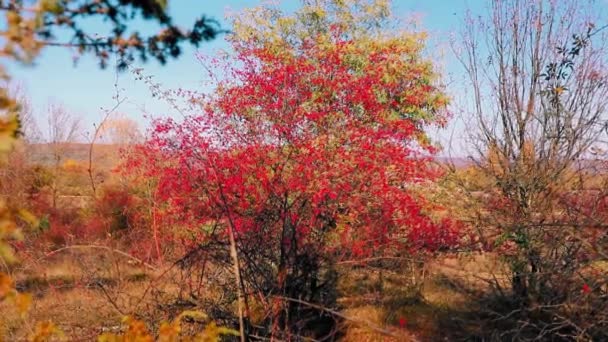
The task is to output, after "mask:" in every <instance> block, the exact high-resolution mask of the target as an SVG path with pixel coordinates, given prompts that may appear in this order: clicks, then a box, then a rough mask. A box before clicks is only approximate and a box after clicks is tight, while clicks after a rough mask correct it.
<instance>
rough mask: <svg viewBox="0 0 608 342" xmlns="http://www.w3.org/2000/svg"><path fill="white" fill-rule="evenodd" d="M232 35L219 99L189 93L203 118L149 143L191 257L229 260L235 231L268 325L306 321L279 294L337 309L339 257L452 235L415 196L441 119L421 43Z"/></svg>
mask: <svg viewBox="0 0 608 342" xmlns="http://www.w3.org/2000/svg"><path fill="white" fill-rule="evenodd" d="M233 43H234V44H233V47H234V49H235V51H236V59H235V60H232V63H231V64H229V67H228V68H227V74H226V75H227V76H226V78H225V80H224V81H221V82H219V84H218V86H217V91H216V92H215V95H214V96H212V97H208V98H206V99H205V100H204V101H203V100H199V99H194V100H193V101H192V103H194V104H196V105H197V106H198V105H200V107H199V108H201V112H200V114H196V115H192V116H189V117H187V118H185V120H183V121H182V122H179V123H178V122H175V121H174V120H165V121H161V122H157V123H156V125H155V129H154V131H153V137H152V139H151V140H150V141H149V142H148V143H147V144H146V145H145V149H146V151H147V155H148V156H149V157H150V161H152V162H153V163H156V167H154V170H155V172H156V177H158V180H159V185H158V193H159V195H160V196H161V197H162V198H163V199H164V200H165V201H166V203H168V204H169V205H170V207H171V208H173V210H172V213H173V215H172V218H173V219H176V220H177V221H178V222H179V223H180V226H181V227H184V228H183V231H181V232H180V234H179V235H180V236H181V238H182V240H181V241H184V242H185V243H186V244H188V245H189V246H190V247H192V248H194V247H196V246H199V247H201V248H198V249H195V250H196V251H197V253H193V254H192V255H194V254H196V255H200V254H201V253H203V254H205V255H207V256H209V255H210V254H212V253H216V254H214V255H215V259H214V260H215V261H216V263H218V264H222V262H221V260H225V257H226V253H227V252H217V250H218V249H217V248H213V247H212V246H225V245H226V244H228V241H229V240H230V239H231V238H234V244H235V247H236V250H237V251H238V256H239V260H237V261H240V265H238V264H237V268H239V271H240V272H241V275H240V276H241V280H240V281H237V283H239V287H241V291H243V292H242V294H244V295H248V294H251V293H257V294H261V296H258V297H257V298H261V299H258V300H259V301H261V302H263V303H265V304H268V305H267V306H266V307H267V308H268V310H269V312H268V315H267V316H266V317H271V319H270V320H269V321H267V323H268V328H269V329H270V328H273V331H276V330H275V329H276V328H281V329H286V330H289V331H294V329H296V328H295V325H296V322H295V321H294V320H293V317H298V318H299V319H304V317H305V316H306V313H305V310H304V309H303V308H302V307H301V305H295V304H294V303H293V302H291V304H289V303H290V302H284V301H281V303H280V304H277V305H270V304H272V303H273V299H272V298H275V299H276V298H277V297H273V296H280V297H288V298H299V299H301V300H306V301H310V302H317V303H319V302H321V303H322V304H324V305H331V304H332V300H333V299H332V297H331V296H330V295H328V293H329V290H330V289H331V286H332V285H333V279H334V275H333V274H334V271H333V268H332V264H333V263H335V261H336V260H339V259H340V258H356V257H368V256H379V255H385V254H386V253H389V252H391V251H393V252H400V251H412V252H413V251H418V250H421V249H437V248H441V247H442V246H448V245H450V244H453V243H454V242H455V240H456V234H455V233H456V232H454V231H453V230H451V229H450V227H449V226H448V225H446V224H442V223H437V222H434V221H433V220H432V219H431V218H430V217H429V216H428V215H427V213H425V212H424V210H423V207H424V199H423V198H420V197H419V196H414V195H413V192H412V191H411V190H410V188H411V187H413V186H417V185H418V184H420V183H423V182H427V181H429V180H430V179H432V178H433V177H434V176H436V171H435V170H434V169H433V168H432V167H430V166H429V156H430V155H431V154H432V153H433V152H434V150H435V149H434V148H433V147H432V146H431V145H430V144H428V143H427V139H426V138H425V135H424V129H425V128H426V127H428V126H429V125H442V124H443V122H444V120H445V117H444V116H442V115H441V112H442V109H443V108H444V106H445V104H446V101H445V98H444V96H443V94H442V92H441V91H440V90H439V89H438V88H437V87H436V86H434V85H433V81H432V80H433V77H434V73H433V69H432V67H431V65H430V64H429V63H428V62H427V61H425V60H423V58H422V57H421V55H420V54H421V49H422V44H421V39H420V37H418V36H415V35H408V36H407V37H406V38H404V37H403V36H401V37H370V38H369V39H364V38H361V37H354V36H350V35H348V34H346V33H345V32H344V27H342V26H340V25H331V26H330V30H329V33H327V34H319V35H317V36H311V37H309V38H306V39H303V40H302V41H301V43H300V44H297V45H296V44H294V45H288V44H283V45H282V46H280V48H277V45H276V44H270V43H263V42H260V41H259V40H255V39H250V40H242V39H237V40H235V41H233ZM159 161H162V162H159ZM139 162H140V161H139ZM184 237H186V238H184ZM203 247H204V248H203ZM220 250H222V249H220ZM226 250H227V249H223V251H226ZM223 258H224V259H223ZM239 266H240V267H239ZM285 303H287V304H285ZM275 304H276V303H275Z"/></svg>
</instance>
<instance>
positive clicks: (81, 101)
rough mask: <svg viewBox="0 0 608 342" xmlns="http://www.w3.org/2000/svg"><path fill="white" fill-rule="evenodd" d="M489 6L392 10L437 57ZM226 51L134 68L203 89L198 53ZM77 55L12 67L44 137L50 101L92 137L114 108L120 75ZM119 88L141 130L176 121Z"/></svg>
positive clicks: (52, 52) (191, 0)
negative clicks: (425, 35) (414, 26)
mask: <svg viewBox="0 0 608 342" xmlns="http://www.w3.org/2000/svg"><path fill="white" fill-rule="evenodd" d="M280 3H281V6H283V7H285V8H288V9H292V8H296V7H297V6H299V1H297V0H284V1H281V2H280ZM486 3H487V2H486V1H484V0H469V1H465V0H394V1H393V9H394V14H395V15H396V16H398V17H403V18H406V17H410V16H413V15H414V16H417V17H419V18H420V22H421V27H422V28H423V29H425V30H427V31H428V32H429V33H430V37H431V42H430V47H431V48H430V50H429V51H430V53H432V54H437V55H439V54H440V53H441V50H446V52H447V50H448V49H447V46H448V45H447V42H448V40H449V36H450V33H451V32H452V31H454V30H455V29H456V28H457V27H458V25H459V23H460V20H461V19H462V17H463V15H464V13H465V12H466V10H467V9H471V10H472V11H474V12H475V11H481V10H483V9H484V8H485V6H486V5H485V4H486ZM259 4H260V1H259V0H223V1H202V0H172V1H170V13H171V14H172V16H173V17H174V20H175V22H176V23H178V24H179V25H183V26H185V27H187V26H189V25H190V24H191V23H192V22H193V21H194V20H195V18H196V17H198V16H199V15H201V14H205V15H208V16H210V17H213V18H215V19H217V20H218V21H220V22H221V23H222V25H223V26H224V27H225V28H228V29H229V28H230V19H229V18H226V14H227V13H234V12H238V11H239V10H240V9H242V8H245V7H254V6H256V5H259ZM104 33H105V32H100V34H104ZM226 48H227V44H226V43H225V42H224V38H223V37H220V38H218V39H216V40H214V41H211V42H209V43H203V44H202V45H201V46H200V47H199V48H198V50H196V49H194V48H191V47H187V48H186V49H184V53H183V54H182V56H181V57H180V58H179V59H178V60H173V61H170V62H169V63H167V65H165V66H160V65H159V64H158V63H157V62H155V61H150V62H148V63H147V64H144V65H141V64H139V63H136V64H135V65H134V67H143V68H144V73H145V74H146V75H152V76H153V77H154V80H155V81H156V82H159V83H161V84H162V85H163V86H164V87H165V88H177V87H182V88H186V89H201V87H202V85H201V84H202V80H203V77H204V76H203V71H204V69H203V67H202V66H201V65H200V62H199V61H198V60H197V58H196V54H197V52H199V53H202V54H206V55H209V54H214V53H216V52H217V51H218V50H220V49H226ZM73 55H74V54H73V53H72V52H71V51H69V50H66V49H63V48H53V47H50V48H47V49H46V50H44V52H43V53H42V55H41V56H40V57H39V58H38V59H37V60H36V63H35V66H33V67H24V66H20V65H15V64H11V65H9V69H10V72H11V74H12V76H13V79H14V80H15V81H18V82H20V83H22V84H23V86H24V87H25V89H26V91H27V93H28V94H29V95H30V96H31V98H32V102H33V104H34V108H35V110H36V111H37V116H38V120H39V126H40V128H41V129H42V130H43V132H44V127H45V123H44V119H41V117H44V113H43V111H44V108H45V107H46V104H47V103H48V102H49V101H54V102H60V103H63V104H65V106H66V107H67V108H68V109H69V110H70V111H72V112H74V113H75V114H77V115H79V116H80V117H81V118H83V123H84V127H85V129H86V130H89V131H90V130H91V128H92V124H93V122H97V121H99V119H100V118H101V115H102V111H101V108H110V107H112V106H113V105H114V100H113V99H112V97H113V95H114V94H115V90H114V82H115V77H116V73H115V72H114V71H113V70H112V68H111V67H109V68H107V69H105V70H100V69H99V68H98V67H97V64H96V63H97V62H96V60H95V59H94V58H92V57H86V56H85V57H83V58H81V59H80V61H79V62H78V64H77V65H76V66H74V64H73V63H72V56H73ZM448 57H449V56H448ZM442 64H444V65H447V67H446V68H445V69H446V70H447V72H448V73H450V72H453V66H452V64H453V59H450V58H445V59H443V62H442ZM448 77H449V76H448ZM118 85H119V87H120V88H121V89H124V90H123V91H122V95H123V96H125V97H126V98H127V100H126V102H125V103H123V104H122V105H121V106H120V108H119V109H118V112H120V113H124V114H125V115H126V116H128V117H131V118H133V119H135V120H137V121H139V122H141V123H142V125H145V123H146V119H144V114H147V115H149V116H171V115H175V113H173V112H172V110H171V109H170V106H168V105H167V104H166V103H163V102H161V101H158V100H155V99H153V98H151V96H150V92H149V91H148V88H147V86H146V85H145V84H143V82H141V81H137V80H135V77H134V76H133V75H132V74H130V73H122V74H120V75H119V76H118Z"/></svg>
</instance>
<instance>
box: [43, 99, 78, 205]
mask: <svg viewBox="0 0 608 342" xmlns="http://www.w3.org/2000/svg"><path fill="white" fill-rule="evenodd" d="M80 122H81V121H80V119H79V118H78V117H77V116H74V115H73V114H71V113H70V112H68V111H67V109H66V108H65V107H64V106H63V105H61V104H58V103H51V104H49V106H48V108H47V123H48V135H47V139H48V140H47V141H48V146H49V147H50V154H51V157H52V165H53V170H54V176H53V181H52V184H51V192H52V201H53V208H56V207H57V197H58V195H59V187H60V185H59V173H60V168H61V162H62V160H63V158H64V157H65V155H66V153H67V152H68V151H69V148H70V143H74V142H75V141H76V140H77V139H78V134H79V133H80Z"/></svg>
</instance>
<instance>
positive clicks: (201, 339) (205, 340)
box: [97, 311, 239, 342]
mask: <svg viewBox="0 0 608 342" xmlns="http://www.w3.org/2000/svg"><path fill="white" fill-rule="evenodd" d="M186 317H188V318H192V319H197V320H205V319H207V315H205V314H204V313H202V312H198V311H184V312H183V313H182V314H181V315H179V316H177V317H176V318H175V319H174V320H173V321H172V322H164V323H162V324H161V326H160V328H159V330H158V339H157V341H159V342H177V341H192V342H215V341H219V340H220V337H221V336H223V335H234V336H238V334H239V333H238V332H237V331H235V330H232V329H229V328H224V327H218V326H217V325H216V324H215V322H210V323H208V324H207V325H206V326H205V329H204V330H203V331H202V332H200V333H198V334H196V335H194V336H181V332H182V329H181V321H182V319H184V318H186ZM123 323H125V324H126V326H127V327H126V329H125V331H124V332H123V333H121V334H111V333H106V334H103V335H101V336H99V338H98V339H97V341H98V342H152V341H154V336H153V335H152V334H151V333H150V332H149V331H148V329H147V328H146V325H145V323H143V322H142V321H139V320H136V319H134V318H133V317H130V316H128V317H125V318H124V319H123Z"/></svg>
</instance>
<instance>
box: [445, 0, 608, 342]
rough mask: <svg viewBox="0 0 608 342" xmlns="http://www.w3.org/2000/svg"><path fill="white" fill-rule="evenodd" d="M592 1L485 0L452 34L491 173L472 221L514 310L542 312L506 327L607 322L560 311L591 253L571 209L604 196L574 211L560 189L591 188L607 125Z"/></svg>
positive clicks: (584, 228) (600, 37)
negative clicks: (588, 181)
mask: <svg viewBox="0 0 608 342" xmlns="http://www.w3.org/2000/svg"><path fill="white" fill-rule="evenodd" d="M594 8H595V7H594V4H593V2H592V1H583V2H581V1H567V0H564V1H544V0H538V1H524V0H509V1H500V0H493V1H491V3H490V6H489V12H488V14H487V15H485V16H481V17H478V18H476V17H472V16H469V17H468V18H467V20H466V21H465V23H464V24H463V30H462V35H461V38H462V39H461V40H460V41H459V44H456V45H455V48H456V54H457V56H458V58H459V60H460V62H461V63H462V65H463V66H464V69H465V72H466V76H467V77H468V81H469V82H468V83H467V88H470V89H472V92H473V94H472V98H473V102H472V106H471V110H470V112H471V113H472V116H471V120H472V122H476V123H477V125H476V126H477V130H474V131H472V134H471V136H470V141H471V144H472V145H473V147H474V153H473V155H472V158H473V160H474V162H475V165H476V167H477V169H478V170H479V171H481V172H482V174H483V176H484V178H486V179H489V180H490V181H491V182H492V183H493V184H494V187H493V189H487V190H486V191H488V192H489V193H492V194H493V195H492V197H493V199H492V200H491V201H485V203H484V204H483V205H482V206H481V207H482V208H483V210H482V211H481V212H478V213H477V215H476V216H475V217H474V224H476V225H477V227H478V228H479V232H480V235H481V237H482V240H483V241H484V242H485V244H486V246H493V247H495V248H497V249H499V250H502V253H501V254H502V255H503V256H504V257H505V259H506V261H507V262H508V263H509V265H510V267H511V281H510V285H511V290H512V293H513V297H512V298H513V299H514V301H515V304H516V305H517V309H516V310H517V311H515V312H516V314H517V315H519V314H521V315H524V316H526V315H530V314H531V313H534V314H536V317H540V319H539V320H538V321H537V322H532V321H531V320H528V319H523V320H522V321H523V322H525V324H526V325H523V324H516V325H515V327H514V328H513V330H510V331H505V332H504V333H505V334H508V333H512V335H510V336H511V337H513V336H519V335H518V334H524V335H522V336H526V335H525V334H527V333H529V334H535V335H536V336H537V337H545V336H548V335H550V334H553V333H556V332H559V333H562V334H567V335H568V336H572V337H577V338H593V337H594V336H597V335H594V334H596V333H597V332H598V331H601V329H602V328H601V327H603V329H605V328H606V324H607V321H606V317H603V318H602V319H599V320H597V321H593V322H590V321H585V319H583V320H580V317H579V319H578V320H575V319H574V318H573V317H575V314H574V313H573V312H572V311H570V312H566V313H565V312H564V311H563V310H565V309H564V307H565V306H566V305H568V304H572V303H581V302H582V301H583V299H585V298H581V296H577V294H579V293H580V291H579V290H580V288H581V286H583V283H585V281H587V282H589V281H590V280H589V279H584V278H581V277H580V276H578V275H579V272H580V270H581V268H582V267H584V266H586V265H588V264H589V257H591V256H592V255H597V254H594V253H593V251H592V248H593V247H591V246H589V241H588V240H587V239H586V236H587V234H589V233H590V232H591V231H594V230H596V229H598V226H597V224H596V223H594V222H591V221H589V219H588V215H586V216H583V215H580V213H581V212H582V210H583V208H582V205H583V204H584V205H585V206H588V205H591V204H592V203H594V202H595V203H597V202H601V201H603V200H604V199H603V196H604V195H596V194H594V195H593V196H590V197H587V203H579V204H578V207H577V208H576V209H575V210H574V211H573V210H572V205H573V203H575V202H573V201H567V200H566V198H572V190H575V189H576V190H582V191H583V192H585V191H587V190H588V189H585V188H584V186H583V184H582V182H577V181H578V180H580V179H581V177H582V173H581V172H582V171H583V170H582V169H584V168H585V167H587V166H589V163H587V162H586V161H587V160H588V159H589V158H590V151H591V150H592V148H593V147H598V145H600V144H602V143H603V142H604V141H605V137H606V119H607V118H606V109H607V108H608V83H607V81H608V73H607V71H606V70H607V68H606V67H607V66H606V62H607V57H608V46H607V45H606V44H607V40H606V36H605V35H606V32H605V31H603V27H598V26H596V25H594V24H595V23H598V22H601V19H600V18H597V16H595V14H594V13H595V12H594ZM596 166H597V165H596ZM602 172H606V170H603V171H602ZM585 193H588V192H585ZM591 206H593V205H591ZM598 209H599V207H598ZM575 211H578V212H579V215H569V214H567V213H574V212H575ZM605 240H606V239H605V238H604V239H603V240H602V239H600V240H596V241H594V243H600V244H601V243H604V244H605V243H606V242H607V241H605ZM583 255H585V257H583ZM598 281H599V282H602V281H603V282H605V281H606V279H605V278H604V279H603V280H598ZM600 285H601V284H599V283H598V284H597V286H600ZM494 286H496V287H500V286H501V285H500V284H498V283H495V284H494ZM587 299H588V298H587ZM573 305H574V304H573ZM604 306H605V304H604ZM577 312H578V314H581V311H577ZM604 312H606V311H604ZM587 314H588V313H587ZM513 315H515V314H513ZM517 317H522V316H517ZM503 318H504V317H503ZM587 318H589V317H587ZM595 318H597V317H595ZM571 319H572V320H571ZM539 322H540V323H539ZM598 329H599V330H598ZM506 336H509V335H506Z"/></svg>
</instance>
